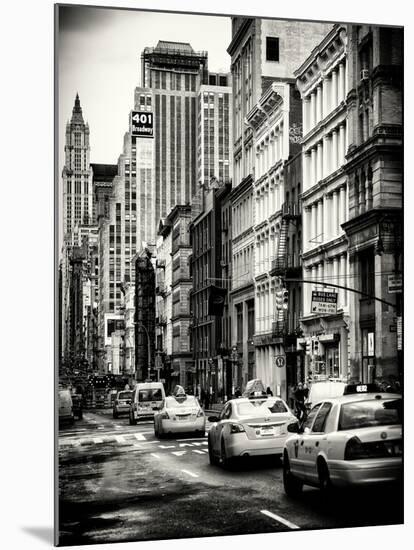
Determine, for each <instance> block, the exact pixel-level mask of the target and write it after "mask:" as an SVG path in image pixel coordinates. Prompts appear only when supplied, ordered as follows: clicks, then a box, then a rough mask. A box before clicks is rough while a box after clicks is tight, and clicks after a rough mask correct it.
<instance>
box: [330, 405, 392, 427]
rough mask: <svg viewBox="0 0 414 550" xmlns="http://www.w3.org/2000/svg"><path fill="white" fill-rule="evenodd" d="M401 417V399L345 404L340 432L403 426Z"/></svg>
mask: <svg viewBox="0 0 414 550" xmlns="http://www.w3.org/2000/svg"><path fill="white" fill-rule="evenodd" d="M401 417H402V400H401V399H392V400H384V399H371V400H369V401H355V402H353V403H344V404H343V405H342V406H341V412H340V414H339V423H338V430H355V429H358V428H370V427H375V426H388V425H390V424H401V422H402V418H401Z"/></svg>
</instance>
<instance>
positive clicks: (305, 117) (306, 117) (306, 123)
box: [302, 97, 310, 136]
mask: <svg viewBox="0 0 414 550" xmlns="http://www.w3.org/2000/svg"><path fill="white" fill-rule="evenodd" d="M309 109H310V100H309V98H308V97H305V98H303V101H302V118H303V135H304V136H305V135H306V134H307V133H308V132H309Z"/></svg>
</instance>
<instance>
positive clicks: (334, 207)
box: [331, 191, 338, 237]
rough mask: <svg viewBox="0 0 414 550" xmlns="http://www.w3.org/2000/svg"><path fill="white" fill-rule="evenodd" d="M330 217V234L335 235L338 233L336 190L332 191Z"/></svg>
mask: <svg viewBox="0 0 414 550" xmlns="http://www.w3.org/2000/svg"><path fill="white" fill-rule="evenodd" d="M332 199H333V200H332V217H331V222H332V225H331V230H332V236H333V237H336V235H338V192H337V191H334V192H333V193H332Z"/></svg>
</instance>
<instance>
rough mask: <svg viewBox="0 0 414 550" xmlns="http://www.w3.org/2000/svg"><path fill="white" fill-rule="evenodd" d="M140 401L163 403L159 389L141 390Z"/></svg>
mask: <svg viewBox="0 0 414 550" xmlns="http://www.w3.org/2000/svg"><path fill="white" fill-rule="evenodd" d="M138 398H139V401H144V402H145V401H161V400H162V393H161V390H160V389H159V388H156V389H152V388H151V389H145V390H139V393H138Z"/></svg>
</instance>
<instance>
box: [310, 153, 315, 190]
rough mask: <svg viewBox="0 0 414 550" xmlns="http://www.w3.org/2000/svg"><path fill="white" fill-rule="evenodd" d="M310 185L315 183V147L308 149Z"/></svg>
mask: <svg viewBox="0 0 414 550" xmlns="http://www.w3.org/2000/svg"><path fill="white" fill-rule="evenodd" d="M310 157H311V158H310V185H309V187H313V186H314V185H315V183H316V149H315V147H312V149H311V151H310Z"/></svg>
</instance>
